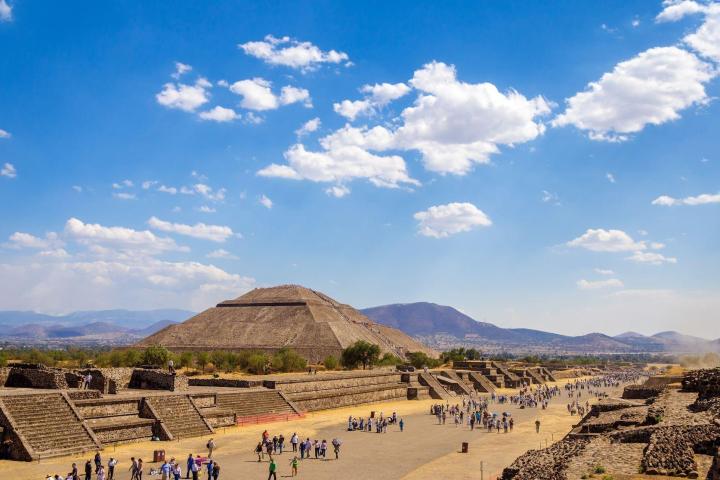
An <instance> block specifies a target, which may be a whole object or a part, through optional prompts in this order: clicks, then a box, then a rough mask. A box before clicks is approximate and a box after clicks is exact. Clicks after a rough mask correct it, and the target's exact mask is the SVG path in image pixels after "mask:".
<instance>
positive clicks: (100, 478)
mask: <svg viewBox="0 0 720 480" xmlns="http://www.w3.org/2000/svg"><path fill="white" fill-rule="evenodd" d="M95 474H96V475H97V480H106V479H105V467H103V466H102V465H100V468H98V470H97V472H95Z"/></svg>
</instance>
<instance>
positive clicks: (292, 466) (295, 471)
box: [290, 455, 298, 477]
mask: <svg viewBox="0 0 720 480" xmlns="http://www.w3.org/2000/svg"><path fill="white" fill-rule="evenodd" d="M290 469H291V471H292V474H291V476H292V477H295V476H297V474H298V458H297V455H295V456H294V457H293V459H292V460H290Z"/></svg>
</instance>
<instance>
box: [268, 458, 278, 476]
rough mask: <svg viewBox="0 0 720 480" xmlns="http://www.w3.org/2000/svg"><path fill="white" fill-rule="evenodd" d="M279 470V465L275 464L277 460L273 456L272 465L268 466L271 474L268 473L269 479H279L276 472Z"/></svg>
mask: <svg viewBox="0 0 720 480" xmlns="http://www.w3.org/2000/svg"><path fill="white" fill-rule="evenodd" d="M276 470H277V465H275V460H273V459H272V458H271V459H270V467H269V468H268V471H269V474H268V480H270V479H271V478H272V479H273V480H277V473H276V472H275V471H276Z"/></svg>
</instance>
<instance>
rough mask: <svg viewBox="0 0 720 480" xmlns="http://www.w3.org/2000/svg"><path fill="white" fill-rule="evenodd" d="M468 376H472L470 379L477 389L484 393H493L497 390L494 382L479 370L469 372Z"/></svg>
mask: <svg viewBox="0 0 720 480" xmlns="http://www.w3.org/2000/svg"><path fill="white" fill-rule="evenodd" d="M468 377H470V381H472V382H473V384H475V390H477V391H478V392H482V393H493V392H495V385H493V384H492V382H491V381H490V380H488V379H487V378H485V376H484V375H483V374H482V373H478V372H468Z"/></svg>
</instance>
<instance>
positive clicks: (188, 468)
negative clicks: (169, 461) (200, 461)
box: [185, 453, 195, 478]
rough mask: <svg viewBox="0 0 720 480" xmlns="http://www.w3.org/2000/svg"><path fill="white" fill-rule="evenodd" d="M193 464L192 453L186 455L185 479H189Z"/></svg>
mask: <svg viewBox="0 0 720 480" xmlns="http://www.w3.org/2000/svg"><path fill="white" fill-rule="evenodd" d="M194 463H195V460H194V459H193V456H192V453H188V458H187V472H186V473H185V478H190V474H191V473H192V466H193V464H194Z"/></svg>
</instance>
